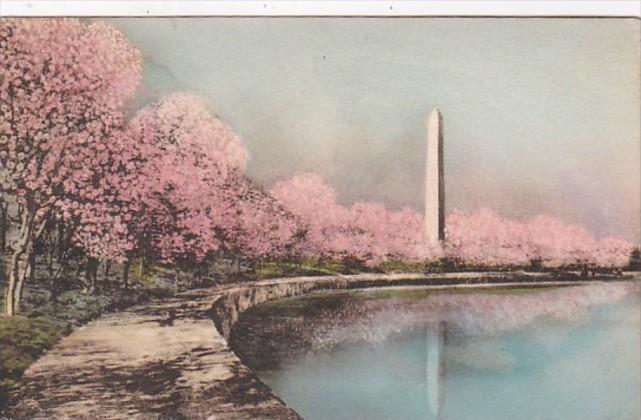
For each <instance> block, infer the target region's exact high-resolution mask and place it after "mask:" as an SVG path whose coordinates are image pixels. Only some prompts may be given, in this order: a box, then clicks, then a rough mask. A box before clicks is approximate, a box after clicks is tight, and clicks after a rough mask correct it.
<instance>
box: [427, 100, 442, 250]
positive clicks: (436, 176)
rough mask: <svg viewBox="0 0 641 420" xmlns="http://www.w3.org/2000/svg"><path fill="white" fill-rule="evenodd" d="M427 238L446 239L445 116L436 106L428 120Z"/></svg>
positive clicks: (433, 242)
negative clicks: (444, 180) (442, 115)
mask: <svg viewBox="0 0 641 420" xmlns="http://www.w3.org/2000/svg"><path fill="white" fill-rule="evenodd" d="M426 126H427V159H426V162H425V239H426V240H427V243H428V244H430V245H438V244H439V243H440V241H442V240H443V239H445V208H444V204H445V191H444V190H445V188H444V187H445V184H444V183H443V118H442V117H441V113H440V112H439V110H438V108H434V110H432V113H431V114H430V116H429V118H427V121H426Z"/></svg>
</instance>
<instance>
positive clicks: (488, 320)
mask: <svg viewBox="0 0 641 420" xmlns="http://www.w3.org/2000/svg"><path fill="white" fill-rule="evenodd" d="M406 292H407V290H405V292H404V293H403V296H405V297H376V294H375V293H374V294H371V295H369V296H368V293H364V294H362V295H360V294H359V295H358V296H355V295H351V294H347V293H345V294H326V295H318V296H312V297H306V298H299V299H289V300H286V301H277V302H274V303H268V304H265V305H261V306H259V307H256V308H254V309H250V310H249V311H247V312H245V313H243V314H241V317H240V320H239V322H238V323H237V324H236V326H235V327H234V329H233V331H232V335H231V345H232V347H233V348H234V350H235V351H236V353H237V354H238V355H239V356H240V357H241V358H242V359H243V360H244V361H245V363H247V364H248V365H249V366H250V367H252V368H254V369H256V370H270V369H275V368H277V367H278V366H279V365H280V364H281V363H282V362H284V361H286V360H288V359H291V358H295V357H301V356H304V355H305V354H306V353H307V352H310V351H311V352H318V351H326V350H329V349H332V348H334V347H336V346H343V345H349V344H352V343H358V342H368V343H372V344H373V345H376V344H377V343H382V342H384V341H385V340H387V339H388V338H390V337H391V336H393V335H395V334H403V333H408V332H411V331H414V332H416V331H432V332H434V331H437V332H438V331H440V332H438V334H437V337H441V338H443V339H444V337H445V336H446V335H447V336H450V338H451V339H450V341H452V340H453V341H456V336H465V337H469V338H473V337H475V336H476V337H480V336H491V335H498V334H502V333H504V332H506V331H511V330H514V329H518V328H521V327H523V326H525V325H528V324H530V323H531V322H532V320H534V319H535V318H538V317H543V316H546V317H552V318H555V319H561V320H564V321H569V322H581V321H582V319H583V314H584V313H585V311H586V309H587V307H588V306H590V305H594V304H604V303H609V302H616V301H618V300H620V299H622V298H624V297H625V296H627V295H629V294H630V293H638V292H639V284H638V283H615V284H599V285H595V284H593V285H588V286H575V287H564V288H558V289H549V290H537V291H532V292H530V291H527V292H525V293H511V292H507V293H506V292H502V293H496V292H488V291H487V290H485V291H483V292H478V293H476V292H475V293H456V292H453V293H447V292H439V293H436V294H433V295H431V294H428V295H427V296H426V297H425V298H423V299H416V298H408V297H407V293H406ZM391 296H393V294H391ZM445 325H446V326H447V333H446V331H445V328H444V326H445ZM435 326H438V328H437V329H436V330H435V329H434V327H435ZM428 336H429V334H428ZM451 344H455V343H451ZM452 350H454V351H455V353H456V349H454V348H453V349H452ZM459 353H460V352H459ZM459 356H460V355H459ZM440 357H442V355H441V356H440ZM505 362H506V363H507V362H509V360H508V361H505ZM503 365H505V363H503ZM506 366H507V368H509V363H507V365H506Z"/></svg>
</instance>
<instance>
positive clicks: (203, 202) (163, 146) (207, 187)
mask: <svg viewBox="0 0 641 420" xmlns="http://www.w3.org/2000/svg"><path fill="white" fill-rule="evenodd" d="M130 132H131V136H132V137H133V138H134V139H137V140H136V141H137V142H138V143H140V144H144V145H149V146H148V147H149V149H150V151H149V152H147V153H146V155H147V159H146V164H145V165H144V168H143V169H142V170H141V171H142V172H143V174H144V176H143V177H142V178H143V179H142V180H141V181H140V182H139V183H138V184H137V185H136V186H135V190H134V191H135V194H136V195H137V201H138V202H139V203H140V204H139V211H138V212H137V215H136V217H134V218H132V223H131V225H132V226H131V228H130V229H131V230H132V231H134V232H135V233H136V236H138V237H140V238H144V242H143V243H141V245H142V246H147V247H150V248H151V249H153V250H155V251H157V252H158V253H159V255H160V257H161V258H162V259H163V260H165V261H173V260H175V258H177V257H183V256H186V255H191V256H192V257H194V258H195V259H196V260H201V259H202V258H204V256H205V255H207V253H209V252H212V251H215V250H217V249H219V247H220V246H221V245H222V244H223V243H224V242H225V240H226V235H228V234H229V232H230V231H231V230H232V229H233V228H234V227H235V225H236V224H237V219H238V202H239V201H240V200H241V199H242V193H243V185H242V184H243V183H242V178H243V175H242V171H243V170H244V167H245V164H246V159H247V151H246V149H245V146H244V145H243V144H242V142H241V141H240V139H239V138H238V137H237V136H236V135H235V134H234V133H233V131H232V130H231V129H230V128H229V127H228V126H227V125H225V124H224V123H223V122H222V121H220V119H218V118H217V117H215V116H213V115H211V114H210V112H209V110H208V109H207V106H206V104H205V102H204V101H203V100H202V99H201V98H199V97H198V96H196V95H193V94H190V93H183V92H178V93H174V94H171V95H168V96H167V97H165V98H163V99H162V100H160V101H159V102H158V103H155V104H152V105H150V106H148V107H146V108H145V109H143V110H141V111H140V112H139V113H138V115H137V116H136V118H134V120H133V121H132V122H131V124H130Z"/></svg>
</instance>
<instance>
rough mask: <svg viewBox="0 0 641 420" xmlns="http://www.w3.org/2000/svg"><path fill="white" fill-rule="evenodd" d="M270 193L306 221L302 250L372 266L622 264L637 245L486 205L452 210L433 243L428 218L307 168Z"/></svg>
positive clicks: (302, 221)
mask: <svg viewBox="0 0 641 420" xmlns="http://www.w3.org/2000/svg"><path fill="white" fill-rule="evenodd" d="M272 195H273V196H274V197H276V198H277V199H278V200H279V201H280V202H281V203H283V205H284V206H285V207H286V208H287V209H288V210H290V211H291V212H292V213H293V214H295V215H297V216H298V217H299V220H300V222H301V223H302V224H303V226H305V227H306V229H307V233H308V234H307V236H306V242H305V244H304V245H303V246H304V248H303V252H304V253H307V254H310V255H322V256H328V257H334V258H345V257H350V258H353V259H356V260H358V261H361V262H363V263H364V264H365V265H369V266H376V265H378V264H380V263H381V262H383V261H385V260H390V259H391V260H402V261H410V262H411V261H413V262H421V261H426V260H427V261H429V260H432V261H433V260H437V259H442V258H447V259H449V260H452V261H458V262H461V263H463V264H468V265H473V266H477V267H478V266H484V267H516V266H519V267H523V266H528V265H531V264H540V265H542V266H544V267H563V266H576V265H586V264H587V265H593V266H600V267H623V266H625V265H627V264H628V261H629V258H630V254H631V252H632V251H633V249H634V246H633V244H631V243H629V242H627V241H624V240H621V239H618V238H615V237H606V238H603V239H600V240H597V239H595V238H594V237H593V236H592V235H591V234H590V233H589V232H588V231H587V230H586V229H585V228H583V227H581V226H577V225H571V224H566V223H563V222H561V221H560V220H559V219H557V218H555V217H553V216H549V215H543V216H537V217H534V218H532V219H530V220H527V221H515V220H509V219H505V218H502V217H500V216H499V215H497V214H496V213H494V212H493V211H491V210H489V209H480V210H478V211H475V212H462V211H458V210H454V211H453V212H451V213H450V214H449V215H448V216H447V218H446V222H445V226H446V239H445V241H444V243H443V244H442V246H441V247H438V248H430V247H429V246H428V245H427V244H426V243H425V241H424V233H423V232H424V230H423V218H422V216H421V215H420V214H419V213H417V212H416V211H414V210H412V209H409V208H405V209H402V210H400V211H396V212H393V211H389V210H387V209H386V208H385V207H384V206H383V205H381V204H379V203H356V204H353V205H352V206H351V207H346V206H342V205H340V204H338V203H337V202H336V196H335V193H334V191H333V189H332V188H331V187H330V186H329V185H327V184H326V183H324V181H323V180H322V179H321V178H320V177H319V176H318V175H315V174H303V175H298V176H295V177H293V178H291V179H290V180H287V181H283V182H280V183H277V184H276V185H275V186H274V187H273V189H272Z"/></svg>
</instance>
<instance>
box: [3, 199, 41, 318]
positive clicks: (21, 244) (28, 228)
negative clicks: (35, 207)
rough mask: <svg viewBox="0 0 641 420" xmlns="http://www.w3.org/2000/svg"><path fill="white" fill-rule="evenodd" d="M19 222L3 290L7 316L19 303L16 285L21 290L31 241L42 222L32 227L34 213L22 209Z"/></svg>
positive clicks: (38, 231)
mask: <svg viewBox="0 0 641 420" xmlns="http://www.w3.org/2000/svg"><path fill="white" fill-rule="evenodd" d="M20 216H21V217H20V219H21V224H20V231H19V233H18V237H17V238H16V240H15V241H14V243H13V247H12V248H13V254H12V255H11V260H10V262H9V267H8V272H9V283H8V284H7V288H6V291H5V306H4V308H5V313H6V314H7V315H8V316H13V315H15V314H16V311H17V308H16V302H17V303H18V305H17V306H20V305H19V303H20V302H19V299H20V293H21V292H20V293H19V292H18V287H20V289H21V290H22V287H23V285H24V280H25V276H26V275H27V274H28V273H27V266H28V265H29V262H30V261H31V254H33V242H34V241H35V239H37V237H38V235H40V234H41V233H42V229H43V228H44V223H42V224H41V225H40V226H38V227H37V229H34V227H35V220H34V219H35V215H29V214H27V211H26V210H24V211H23V212H22V213H21V215H20Z"/></svg>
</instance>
